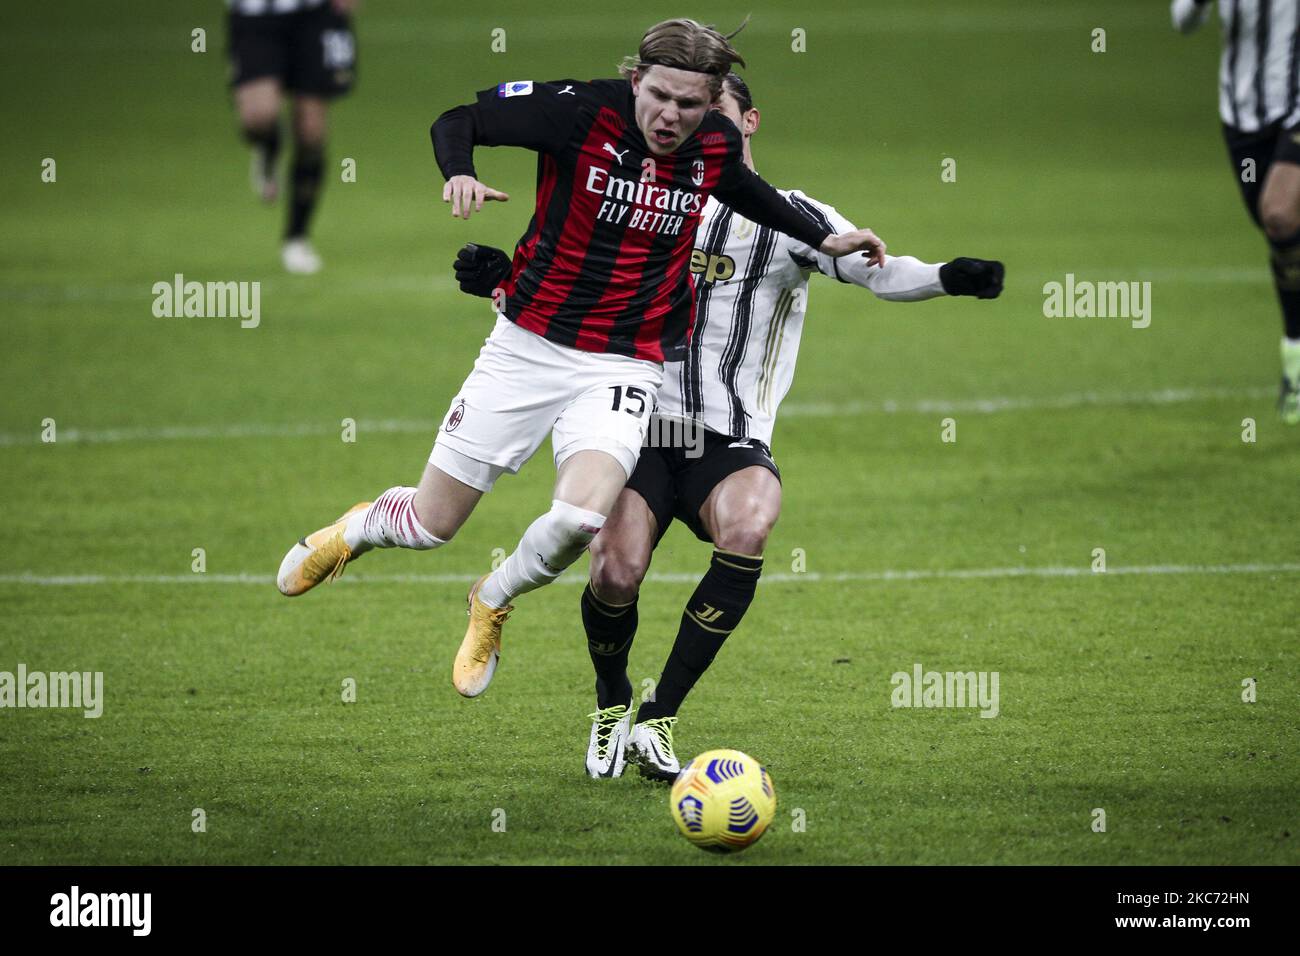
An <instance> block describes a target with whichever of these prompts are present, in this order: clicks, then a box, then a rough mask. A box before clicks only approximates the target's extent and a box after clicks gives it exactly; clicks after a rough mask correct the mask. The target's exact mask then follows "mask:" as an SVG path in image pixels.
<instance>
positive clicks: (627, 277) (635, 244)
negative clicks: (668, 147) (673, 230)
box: [574, 156, 695, 362]
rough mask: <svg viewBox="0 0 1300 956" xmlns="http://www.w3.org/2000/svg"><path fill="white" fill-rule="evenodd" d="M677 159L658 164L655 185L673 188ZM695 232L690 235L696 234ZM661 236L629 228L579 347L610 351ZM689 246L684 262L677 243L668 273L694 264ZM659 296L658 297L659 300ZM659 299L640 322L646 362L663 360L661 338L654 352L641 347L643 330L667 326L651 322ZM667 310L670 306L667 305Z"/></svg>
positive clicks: (641, 355) (582, 331)
mask: <svg viewBox="0 0 1300 956" xmlns="http://www.w3.org/2000/svg"><path fill="white" fill-rule="evenodd" d="M676 165H677V164H676V160H675V157H673V156H661V157H659V159H658V160H657V161H656V165H655V178H654V179H652V180H650V181H651V182H653V183H666V184H667V185H668V188H670V189H671V188H672V182H673V171H674V169H675V168H676ZM694 231H695V230H694V229H692V230H690V233H691V234H693V233H694ZM657 236H658V234H657V233H654V232H652V231H650V230H648V229H631V228H629V229H625V230H624V231H623V238H622V240H621V241H620V242H619V246H618V257H617V258H616V259H615V260H614V268H613V270H612V271H611V272H610V276H609V282H608V283H607V284H606V286H605V291H604V292H603V293H602V294H601V297H600V301H599V302H598V303H597V304H596V307H595V309H594V310H593V313H595V314H593V315H590V316H588V317H587V318H585V319H583V321H582V328H581V329H579V330H578V338H577V340H576V341H575V342H574V346H575V347H576V348H580V349H585V350H587V351H589V352H604V351H606V350H607V349H608V348H609V330H610V329H611V328H613V326H614V316H615V315H616V314H618V313H620V312H621V311H622V307H623V306H626V304H627V302H628V300H630V299H632V298H633V297H634V296H635V295H636V294H637V293H638V292H639V291H641V277H642V275H643V274H644V273H645V268H646V264H647V263H648V262H649V256H650V250H651V247H652V246H653V245H654V241H655V239H656V238H657ZM691 245H692V243H687V251H686V253H685V259H682V248H681V246H682V243H681V241H680V239H679V240H678V241H677V242H675V243H674V244H673V258H671V259H670V260H669V261H670V263H671V264H670V266H669V269H668V272H670V273H671V272H673V271H674V268H675V266H676V265H677V261H678V260H679V259H680V260H682V261H684V262H689V261H690V255H691V253H690V246H691ZM657 298H658V296H656V297H655V299H657ZM655 299H652V300H651V302H650V304H649V307H648V308H647V309H646V314H645V315H644V316H642V319H641V322H640V323H638V333H637V342H638V345H637V348H636V353H635V354H636V357H637V358H643V359H653V360H654V361H657V362H658V361H663V356H662V355H657V354H655V352H656V350H657V349H658V341H659V340H658V336H657V335H656V336H654V337H652V338H651V340H650V341H651V342H653V343H654V347H653V348H651V349H648V350H646V349H642V348H641V346H640V344H639V343H640V340H641V334H640V333H641V330H644V329H645V328H646V326H647V325H650V324H657V325H659V326H662V325H663V316H662V315H660V316H659V317H658V319H651V316H652V315H653V314H654V305H655ZM665 308H666V305H665Z"/></svg>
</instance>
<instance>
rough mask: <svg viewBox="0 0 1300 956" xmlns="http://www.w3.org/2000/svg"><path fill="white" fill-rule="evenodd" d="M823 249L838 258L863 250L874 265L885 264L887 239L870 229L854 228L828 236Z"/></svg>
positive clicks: (822, 246)
mask: <svg viewBox="0 0 1300 956" xmlns="http://www.w3.org/2000/svg"><path fill="white" fill-rule="evenodd" d="M821 251H822V252H824V253H826V255H828V256H835V257H836V258H838V257H840V256H847V255H848V254H849V253H851V252H858V251H861V252H862V254H863V255H865V256H866V258H867V262H869V263H871V264H872V265H873V266H883V265H884V264H885V241H884V240H883V239H881V238H880V237H879V236H877V235H876V234H875V233H874V232H872V231H871V230H870V229H854V230H853V231H852V232H842V233H840V234H839V235H837V236H827V237H826V239H825V241H823V242H822V245H821Z"/></svg>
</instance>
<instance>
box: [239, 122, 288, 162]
mask: <svg viewBox="0 0 1300 956" xmlns="http://www.w3.org/2000/svg"><path fill="white" fill-rule="evenodd" d="M244 141H245V142H247V143H248V145H249V146H252V147H253V148H254V149H256V150H258V151H259V152H261V154H262V165H263V166H264V168H265V171H266V172H268V173H269V172H271V170H273V169H274V168H275V161H276V159H277V158H278V157H279V155H280V124H279V123H272V124H271V125H270V126H267V127H265V128H264V129H246V130H244Z"/></svg>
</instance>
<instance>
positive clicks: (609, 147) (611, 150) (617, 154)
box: [604, 143, 627, 166]
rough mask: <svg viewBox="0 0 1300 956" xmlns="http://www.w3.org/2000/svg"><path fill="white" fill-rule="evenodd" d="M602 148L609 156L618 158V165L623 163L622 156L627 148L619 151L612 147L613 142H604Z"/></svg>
mask: <svg viewBox="0 0 1300 956" xmlns="http://www.w3.org/2000/svg"><path fill="white" fill-rule="evenodd" d="M604 150H605V152H607V153H609V155H611V156H613V157H614V158H615V159H617V160H618V164H619V165H620V166H622V165H623V157H624V156H625V155H626V154H627V150H626V149H625V150H623V151H622V152H621V153H620V152H619V151H618V150H616V149H615V148H614V144H613V143H606V144H605V146H604Z"/></svg>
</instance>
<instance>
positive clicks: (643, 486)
mask: <svg viewBox="0 0 1300 956" xmlns="http://www.w3.org/2000/svg"><path fill="white" fill-rule="evenodd" d="M703 435H704V441H703V443H702V445H701V447H698V448H696V449H694V450H692V449H688V448H682V447H676V448H643V449H641V457H640V458H639V459H637V463H636V469H635V470H634V471H633V472H632V477H631V478H629V479H628V480H627V487H628V488H631V489H632V490H633V491H635V492H636V493H637V494H639V495H640V496H641V497H642V498H644V499H645V502H646V504H647V505H649V506H650V511H651V512H652V513H653V514H654V516H655V521H656V522H657V523H658V525H659V533H658V535H657V537H656V538H655V545H656V546H658V544H659V540H660V539H661V538H663V536H664V533H665V532H666V531H667V530H668V526H669V525H670V524H672V520H673V518H676V519H677V520H679V521H681V522H682V523H683V524H684V525H686V526H687V527H688V528H690V529H691V530H692V531H694V532H695V537H697V538H699V539H700V540H701V541H708V542H710V543H712V541H713V539H712V538H711V537H709V533H708V531H706V530H705V529H704V525H703V523H702V522H701V521H700V509H701V508H702V507H704V502H705V501H706V500H707V499H708V497H709V493H710V492H712V491H713V489H714V488H715V487H717V485H718V483H719V482H721V481H722V480H723V479H724V478H726V477H727V476H728V475H732V474H734V473H736V472H738V471H740V470H741V469H742V468H748V467H750V466H751V465H761V466H763V467H764V468H766V469H767V470H768V471H770V472H771V473H772V474H774V475H776V479H777V481H780V480H781V469H779V468H777V467H776V462H775V461H773V460H772V452H771V451H770V450H769V449H768V447H767V446H766V445H765V444H763V443H762V442H761V441H759V440H758V439H757V438H732V437H730V436H727V435H719V434H718V433H717V432H711V431H704V433H703ZM688 454H691V455H694V457H688Z"/></svg>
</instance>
